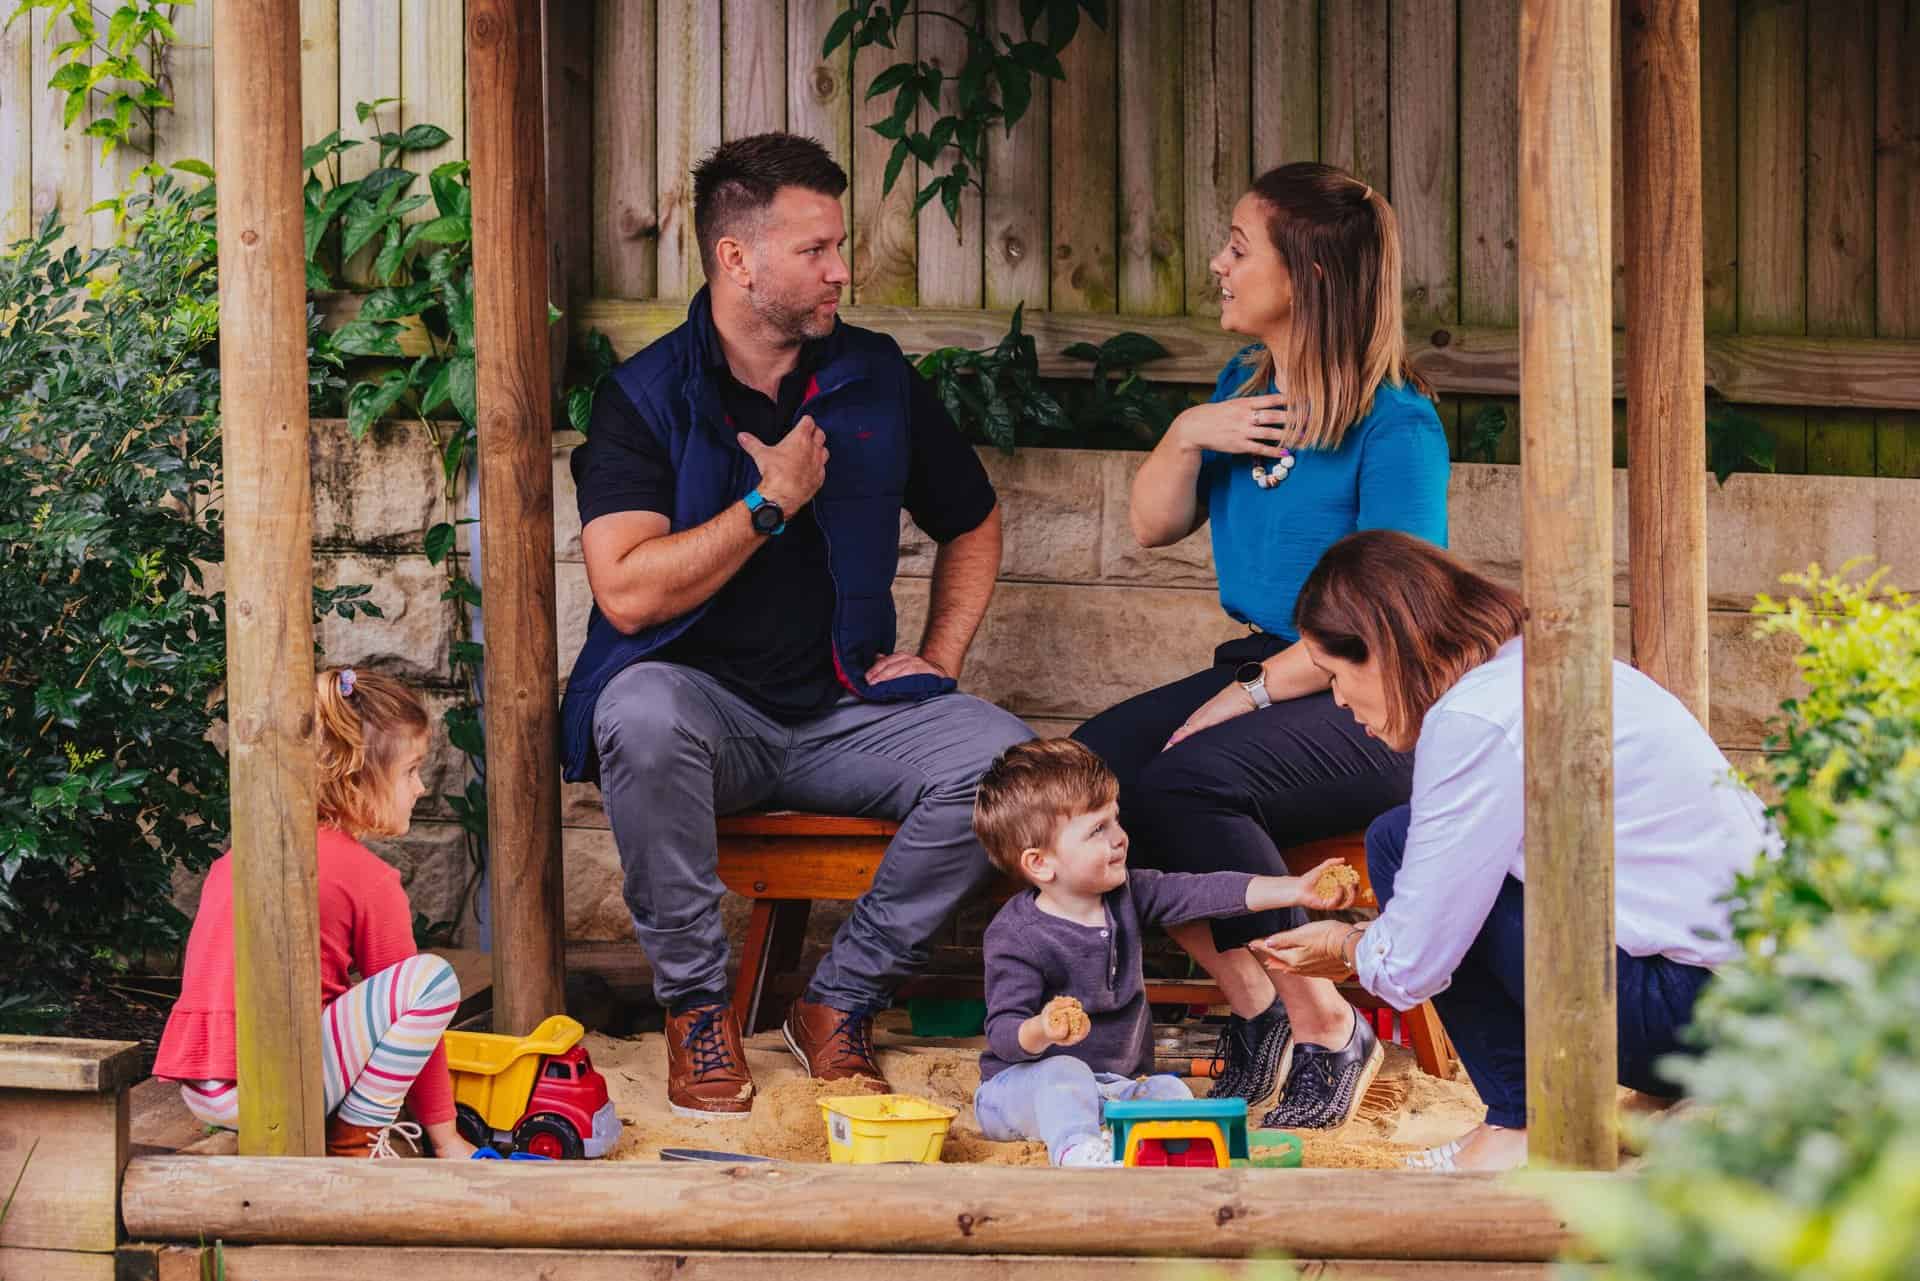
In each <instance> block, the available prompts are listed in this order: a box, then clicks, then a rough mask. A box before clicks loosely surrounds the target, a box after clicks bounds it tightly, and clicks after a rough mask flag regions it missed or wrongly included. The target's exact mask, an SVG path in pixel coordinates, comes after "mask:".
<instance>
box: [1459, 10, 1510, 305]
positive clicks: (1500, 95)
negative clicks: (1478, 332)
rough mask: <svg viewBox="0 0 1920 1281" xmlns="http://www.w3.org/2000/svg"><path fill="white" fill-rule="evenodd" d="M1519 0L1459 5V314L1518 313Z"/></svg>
mask: <svg viewBox="0 0 1920 1281" xmlns="http://www.w3.org/2000/svg"><path fill="white" fill-rule="evenodd" d="M1519 31H1520V0H1477V2H1476V3H1474V4H1465V5H1462V6H1461V7H1460V65H1461V66H1462V67H1467V68H1470V69H1471V70H1470V71H1469V72H1468V74H1466V75H1464V76H1462V77H1461V80H1460V190H1461V191H1463V192H1465V193H1466V199H1465V200H1464V201H1463V202H1462V205H1461V209H1460V319H1461V321H1462V322H1463V323H1465V324H1469V325H1499V326H1503V327H1507V328H1511V327H1512V326H1514V325H1515V324H1517V323H1518V322H1519V318H1520V285H1519V258H1518V256H1517V249H1518V244H1519V242H1518V239H1517V235H1518V231H1517V228H1518V221H1517V219H1518V214H1517V212H1516V202H1517V201H1518V190H1517V184H1518V181H1519V179H1518V169H1517V159H1518V141H1517V139H1518V132H1517V130H1518V125H1517V122H1516V120H1515V114H1514V112H1515V104H1516V103H1517V102H1518V101H1519V92H1520V89H1519V83H1520V82H1519V65H1520V46H1519Z"/></svg>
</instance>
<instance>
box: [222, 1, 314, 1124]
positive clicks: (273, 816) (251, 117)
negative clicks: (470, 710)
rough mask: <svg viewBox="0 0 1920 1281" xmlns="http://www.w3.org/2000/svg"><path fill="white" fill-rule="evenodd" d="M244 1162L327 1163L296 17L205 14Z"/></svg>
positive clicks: (286, 8) (248, 5)
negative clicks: (208, 22)
mask: <svg viewBox="0 0 1920 1281" xmlns="http://www.w3.org/2000/svg"><path fill="white" fill-rule="evenodd" d="M213 56H214V67H215V72H214V119H215V121H216V127H215V130H214V163H215V165H216V167H217V168H218V169H219V172H220V192H219V214H220V232H219V234H220V413H221V448H222V459H223V463H222V465H223V467H224V468H225V477H226V481H225V485H226V553H227V564H226V574H227V721H228V725H229V727H230V728H229V733H228V746H227V760H228V770H229V776H230V778H231V780H232V790H233V851H234V858H233V928H234V1002H235V1005H234V1009H235V1015H236V1021H237V1024H238V1038H239V1044H238V1047H237V1049H238V1072H239V1082H240V1150H241V1151H242V1152H243V1153H248V1154H252V1155H260V1156H276V1155H289V1156H315V1155H318V1154H319V1153H321V1152H322V1151H324V1150H325V1147H326V1137H325V1132H324V1129H323V1125H324V1113H325V1106H324V1104H323V1101H322V1100H323V1098H324V1095H323V1093H322V1089H321V1081H320V1017H319V1014H320V918H319V904H318V897H317V891H316V889H315V873H314V799H313V746H312V742H311V735H312V732H313V494H312V490H311V488H310V487H309V482H308V475H307V279H306V255H305V250H304V243H303V237H304V235H305V233H304V230H303V228H302V223H301V214H300V209H301V202H300V5H299V2H298V0H225V2H224V3H222V4H220V5H218V6H216V8H215V10H214V34H213Z"/></svg>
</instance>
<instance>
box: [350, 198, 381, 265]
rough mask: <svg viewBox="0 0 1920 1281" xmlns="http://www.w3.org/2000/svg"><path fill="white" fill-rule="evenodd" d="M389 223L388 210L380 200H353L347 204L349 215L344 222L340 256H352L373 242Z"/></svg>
mask: <svg viewBox="0 0 1920 1281" xmlns="http://www.w3.org/2000/svg"><path fill="white" fill-rule="evenodd" d="M386 225H387V211H386V210H385V209H382V208H381V207H380V205H379V203H378V202H368V201H366V200H362V199H356V200H353V201H351V202H350V203H349V204H348V205H347V216H346V218H345V219H344V221H343V222H342V224H341V226H342V235H341V241H340V256H341V257H342V258H351V257H353V256H354V255H355V254H357V253H359V252H360V251H361V250H362V249H365V248H366V247H367V246H368V245H369V244H371V243H372V242H373V238H374V237H375V236H377V235H379V234H380V233H381V231H382V230H384V229H385V228H386Z"/></svg>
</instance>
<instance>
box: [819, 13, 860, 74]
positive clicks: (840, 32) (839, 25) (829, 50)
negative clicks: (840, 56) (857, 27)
mask: <svg viewBox="0 0 1920 1281" xmlns="http://www.w3.org/2000/svg"><path fill="white" fill-rule="evenodd" d="M859 20H860V11H859V10H858V9H855V8H854V7H853V6H852V5H848V6H847V9H846V11H845V12H843V13H842V14H841V15H840V16H839V17H837V18H835V19H834V20H833V25H832V26H831V27H828V28H827V38H826V39H825V40H824V41H823V42H821V45H820V58H821V60H822V61H825V60H827V59H829V58H831V57H833V51H834V50H835V49H838V48H839V47H840V46H841V45H843V44H845V43H846V41H847V37H848V36H849V35H850V34H852V32H853V24H854V23H855V22H858V21H859Z"/></svg>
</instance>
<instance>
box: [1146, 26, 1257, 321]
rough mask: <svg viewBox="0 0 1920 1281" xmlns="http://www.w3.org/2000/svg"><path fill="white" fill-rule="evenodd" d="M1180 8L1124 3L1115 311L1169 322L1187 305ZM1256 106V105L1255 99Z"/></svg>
mask: <svg viewBox="0 0 1920 1281" xmlns="http://www.w3.org/2000/svg"><path fill="white" fill-rule="evenodd" d="M1180 16H1181V13H1180V10H1179V9H1177V8H1175V7H1174V6H1172V5H1168V4H1152V5H1121V6H1119V7H1118V8H1117V10H1116V11H1115V12H1114V17H1113V21H1114V24H1115V28H1116V31H1115V37H1116V40H1117V43H1118V45H1119V59H1120V64H1119V65H1120V69H1119V80H1118V84H1119V85H1120V86H1122V87H1123V89H1124V92H1122V93H1121V94H1120V95H1119V97H1120V310H1121V311H1122V312H1124V313H1127V314H1130V315H1141V316H1174V315H1178V314H1179V313H1180V312H1181V310H1182V309H1183V308H1184V307H1185V305H1186V292H1187V287H1186V254H1185V249H1186V246H1185V244H1184V243H1183V240H1182V237H1183V233H1184V232H1185V229H1186V228H1185V215H1184V214H1183V212H1182V206H1181V196H1182V191H1183V188H1184V187H1185V184H1186V170H1185V165H1186V161H1185V155H1186V146H1185V141H1184V139H1183V138H1182V136H1181V122H1182V117H1183V116H1184V114H1185V108H1184V107H1183V105H1182V103H1183V100H1184V98H1185V95H1186V86H1185V81H1184V73H1185V66H1184V63H1185V51H1184V50H1185V45H1184V41H1183V39H1182V37H1183V35H1184V31H1183V29H1182V27H1181V24H1180ZM1255 101H1256V102H1257V101H1258V99H1256V100H1255Z"/></svg>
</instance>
